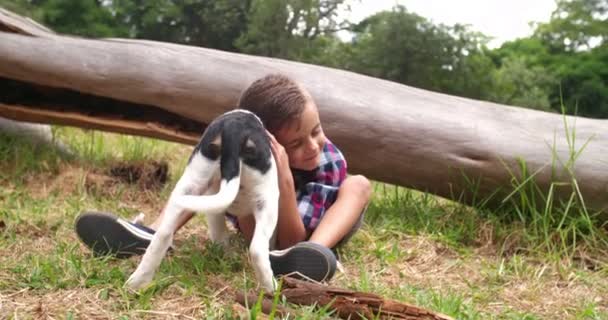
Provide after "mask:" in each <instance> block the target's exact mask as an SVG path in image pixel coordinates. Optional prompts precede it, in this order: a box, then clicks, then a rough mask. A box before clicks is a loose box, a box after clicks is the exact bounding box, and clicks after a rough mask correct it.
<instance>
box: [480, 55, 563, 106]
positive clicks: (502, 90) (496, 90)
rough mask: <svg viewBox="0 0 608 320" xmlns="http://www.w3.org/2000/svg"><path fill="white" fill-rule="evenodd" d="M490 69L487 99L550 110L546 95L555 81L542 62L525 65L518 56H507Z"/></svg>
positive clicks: (548, 94) (554, 84) (547, 95)
mask: <svg viewBox="0 0 608 320" xmlns="http://www.w3.org/2000/svg"><path fill="white" fill-rule="evenodd" d="M501 63H502V66H501V67H500V68H499V69H498V70H496V72H495V73H494V87H493V90H492V93H491V94H492V96H491V97H490V100H492V101H495V102H498V103H504V104H508V105H513V106H521V107H526V108H533V109H538V110H544V111H551V110H552V109H551V102H550V100H549V96H550V93H551V89H552V88H553V87H555V86H557V85H556V83H555V79H554V77H553V76H552V75H551V74H549V73H548V72H547V70H546V69H545V68H543V67H542V66H534V67H529V66H528V65H527V64H526V61H525V60H524V59H523V58H521V57H508V58H505V59H504V60H502V61H501Z"/></svg>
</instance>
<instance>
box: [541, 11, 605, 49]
mask: <svg viewBox="0 0 608 320" xmlns="http://www.w3.org/2000/svg"><path fill="white" fill-rule="evenodd" d="M535 36H536V37H537V38H540V39H542V40H543V41H544V42H545V43H546V44H547V45H548V46H549V47H551V48H552V49H553V50H554V52H563V51H568V52H574V51H580V50H589V49H591V48H592V47H594V46H596V45H601V44H603V43H606V41H607V40H608V0H558V1H557V9H556V10H555V11H554V12H553V13H552V15H551V20H550V21H549V22H548V23H541V24H538V26H537V29H536V31H535Z"/></svg>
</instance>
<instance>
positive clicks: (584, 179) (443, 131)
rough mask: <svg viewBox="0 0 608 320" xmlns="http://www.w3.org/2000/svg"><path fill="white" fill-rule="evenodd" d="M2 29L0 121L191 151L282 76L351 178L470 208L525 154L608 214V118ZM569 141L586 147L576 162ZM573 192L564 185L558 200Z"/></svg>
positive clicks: (346, 75)
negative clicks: (241, 101)
mask: <svg viewBox="0 0 608 320" xmlns="http://www.w3.org/2000/svg"><path fill="white" fill-rule="evenodd" d="M0 19H1V16H0ZM3 23H4V24H5V25H6V24H10V23H11V22H10V21H9V22H7V21H3ZM13 29H14V28H13ZM0 30H4V31H5V32H0V88H2V89H1V90H2V91H0V92H1V93H2V94H1V95H0V116H4V117H8V118H12V119H16V120H24V121H38V122H46V123H64V124H69V125H74V126H82V127H94V128H100V129H103V130H109V131H118V132H124V133H130V134H141V135H147V136H153V137H158V138H162V139H169V140H174V141H180V142H184V143H194V141H196V137H198V135H200V132H202V130H203V129H204V127H205V124H206V123H209V122H210V121H211V120H212V119H213V118H214V117H216V116H217V115H219V114H221V113H222V112H224V111H226V110H229V109H231V108H233V107H234V106H235V104H236V101H237V99H238V96H239V94H240V93H241V92H242V90H243V89H244V88H245V87H246V86H247V85H249V84H250V83H251V82H252V81H253V80H255V79H256V78H259V77H261V76H263V75H265V74H268V73H270V72H281V73H284V74H287V75H288V76H291V77H293V78H295V79H297V80H298V81H300V82H301V83H303V85H304V86H306V87H307V88H308V89H309V91H310V92H311V93H312V95H313V97H314V98H315V100H316V103H317V105H318V106H319V110H320V114H321V119H322V122H323V124H324V129H325V131H326V133H327V135H328V136H329V137H330V138H331V139H332V141H334V142H335V143H336V144H337V145H338V146H339V147H340V148H341V149H342V151H343V152H344V153H345V155H346V157H347V159H348V162H349V167H350V172H351V173H361V174H364V175H366V176H368V177H369V178H371V179H374V180H378V181H384V182H388V183H393V184H398V185H402V186H407V187H411V188H415V189H418V190H423V191H428V192H431V193H434V194H437V195H441V196H444V197H448V198H456V199H459V200H461V201H464V202H469V203H470V202H472V201H475V199H477V200H479V199H482V198H484V197H488V196H490V195H492V194H495V191H496V190H497V189H498V188H503V189H504V191H505V192H508V191H509V189H510V188H509V187H510V185H511V179H512V174H515V176H517V177H520V176H521V170H520V165H519V161H520V159H523V160H524V161H525V163H526V167H527V170H528V171H529V172H531V173H535V181H536V183H537V184H538V186H539V187H540V188H541V189H542V190H548V189H549V187H550V185H551V182H552V181H563V182H570V181H571V174H573V175H574V176H575V177H576V179H577V180H578V187H579V188H580V191H581V194H582V195H583V196H584V199H585V202H586V204H587V206H589V207H590V208H594V209H597V210H605V209H606V208H608V161H606V160H605V155H606V154H608V122H607V121H606V120H597V119H587V118H582V117H570V116H567V117H562V116H561V115H558V114H552V113H546V112H541V111H535V110H530V109H523V108H517V107H511V106H506V105H499V104H495V103H490V102H483V101H476V100H471V99H465V98H460V97H454V96H449V95H445V94H441V93H435V92H430V91H425V90H420V89H416V88H412V87H408V86H404V85H401V84H397V83H394V82H390V81H384V80H380V79H376V78H371V77H367V76H364V75H360V74H355V73H352V72H347V71H341V70H336V69H331V68H325V67H320V66H315V65H309V64H303V63H297V62H291V61H284V60H279V59H271V58H264V57H255V56H249V55H243V54H235V53H229V52H222V51H218V50H211V49H205V48H198V47H190V46H183V45H175V44H169V43H161V42H153V41H142V40H127V39H104V40H90V39H82V38H76V37H66V36H61V35H57V34H52V33H48V32H47V33H45V32H44V30H42V29H39V28H37V29H35V31H32V32H31V33H32V36H28V35H24V34H18V33H19V32H18V31H17V33H14V32H15V31H14V30H11V29H10V28H7V27H4V28H0ZM7 31H8V32H7ZM34 33H35V34H34ZM395 54H397V53H395ZM107 106H108V107H107ZM63 114H66V117H65V118H63ZM565 123H567V124H568V129H569V130H570V139H571V142H570V143H569V142H568V141H569V140H568V138H567V136H568V135H567V132H566V130H565V129H566V126H565ZM574 128H575V129H574ZM574 130H575V132H576V134H575V135H572V132H574ZM571 146H572V147H574V149H575V150H579V149H580V148H581V147H583V146H584V147H585V148H584V150H583V151H582V153H581V154H580V155H578V157H577V158H576V161H575V162H574V164H573V165H571V163H570V162H571V161H570V160H571V159H572V157H571V155H572V148H571ZM568 167H570V168H571V170H567V168H568ZM463 177H467V178H466V179H465V178H463ZM520 178H521V177H520ZM471 181H473V183H471ZM570 192H571V189H570V188H561V189H560V192H558V194H556V197H557V198H558V199H560V197H561V199H565V197H567V196H568V195H569V193H570ZM503 195H504V193H503ZM496 199H498V200H499V199H500V198H499V197H498V198H496Z"/></svg>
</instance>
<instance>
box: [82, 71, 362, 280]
mask: <svg viewBox="0 0 608 320" xmlns="http://www.w3.org/2000/svg"><path fill="white" fill-rule="evenodd" d="M238 108H242V109H246V110H249V111H252V112H253V113H255V114H256V115H257V116H258V117H259V118H260V119H261V120H262V122H263V123H264V126H265V127H266V129H267V130H268V131H269V137H270V140H271V147H272V152H273V155H274V157H275V161H276V164H277V171H278V178H279V191H280V195H279V218H278V223H277V229H276V232H277V234H276V241H277V243H276V244H274V245H275V247H276V248H278V249H282V250H280V251H272V252H271V254H270V255H271V256H270V259H271V265H272V269H273V271H274V273H275V275H281V274H289V273H294V272H295V273H299V274H301V275H303V276H304V277H308V278H311V279H313V280H316V281H323V280H329V279H330V278H331V276H332V275H333V273H334V272H335V265H336V258H335V256H334V254H333V253H332V251H331V250H329V249H332V248H335V247H336V246H337V245H339V244H340V243H343V242H344V241H346V240H348V239H349V238H350V237H351V236H352V234H354V232H356V231H357V230H358V228H359V227H360V224H361V220H362V217H363V212H364V210H365V208H366V205H367V203H368V201H369V198H370V195H371V186H370V183H369V181H368V180H367V179H366V178H365V177H363V176H349V177H346V161H345V159H344V157H343V156H342V154H341V153H340V151H339V150H338V149H337V148H336V146H335V145H333V144H332V143H331V142H330V141H329V140H328V139H327V138H326V137H325V134H324V133H323V128H322V127H321V123H320V120H319V113H318V110H317V106H316V105H315V103H314V101H313V99H312V97H311V95H310V94H309V93H308V91H306V89H304V88H303V87H302V86H301V85H299V84H298V83H296V82H295V81H293V80H292V79H290V78H288V77H286V76H283V75H278V74H272V75H268V76H265V77H263V78H261V79H258V80H256V81H254V82H253V83H252V84H251V85H250V86H249V87H248V88H247V89H246V90H245V91H244V92H243V94H242V95H241V97H240V99H239V103H238ZM162 217H163V213H161V215H160V216H159V217H158V218H157V219H156V220H155V221H154V222H153V223H152V224H151V225H150V226H149V228H148V227H145V226H143V225H141V224H139V223H137V222H134V223H131V222H127V221H125V220H122V219H120V218H116V217H114V216H112V215H110V214H102V213H85V214H83V215H81V216H80V217H79V218H78V220H77V222H76V232H77V233H78V235H79V237H80V238H81V239H82V240H83V242H84V243H85V244H86V245H87V246H89V247H90V248H92V249H93V250H94V251H95V252H96V253H98V254H106V253H110V252H112V253H118V254H117V256H118V257H121V258H122V257H128V256H131V255H135V254H142V253H143V252H144V250H145V248H146V247H147V246H148V245H149V243H150V240H151V239H152V235H153V233H154V230H156V229H157V228H158V226H159V225H160V221H162ZM191 217H192V214H189V215H184V219H183V220H182V221H180V224H179V225H180V226H181V225H183V224H184V223H185V222H186V221H188V220H189V219H190V218H191ZM232 220H233V222H234V223H235V225H236V226H237V228H238V229H239V230H240V231H241V232H242V233H243V235H244V237H245V239H246V240H247V241H250V240H251V237H252V236H253V230H254V227H255V220H254V219H253V216H249V217H245V218H239V220H238V221H236V220H235V219H232ZM97 244H103V245H102V246H100V245H97ZM271 247H272V245H271Z"/></svg>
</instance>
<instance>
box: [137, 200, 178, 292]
mask: <svg viewBox="0 0 608 320" xmlns="http://www.w3.org/2000/svg"><path fill="white" fill-rule="evenodd" d="M182 212H185V211H184V210H181V209H180V208H179V207H177V206H176V205H174V204H173V203H171V201H170V202H169V203H168V204H167V207H166V208H165V213H164V218H163V220H162V221H161V224H160V227H159V228H158V230H156V233H155V234H154V237H152V241H151V242H150V245H149V246H148V248H147V249H146V253H145V254H144V256H143V258H142V260H141V262H140V263H139V265H138V266H137V269H136V270H135V272H133V274H131V276H130V277H129V279H128V280H127V283H126V285H127V286H128V287H129V288H131V289H135V290H137V289H141V288H143V287H145V286H146V285H148V284H149V283H150V282H151V281H152V279H153V278H154V274H155V273H156V269H157V268H158V266H160V263H161V261H162V259H163V257H164V256H165V254H166V252H167V249H169V246H170V245H171V243H172V241H173V232H174V231H175V229H176V228H177V221H178V219H179V216H180V214H181V213H182Z"/></svg>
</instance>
